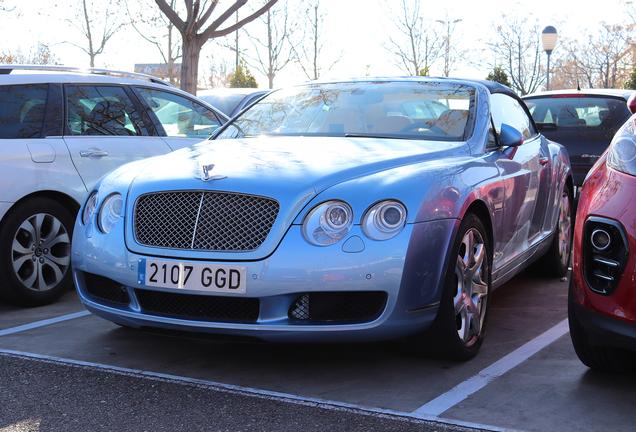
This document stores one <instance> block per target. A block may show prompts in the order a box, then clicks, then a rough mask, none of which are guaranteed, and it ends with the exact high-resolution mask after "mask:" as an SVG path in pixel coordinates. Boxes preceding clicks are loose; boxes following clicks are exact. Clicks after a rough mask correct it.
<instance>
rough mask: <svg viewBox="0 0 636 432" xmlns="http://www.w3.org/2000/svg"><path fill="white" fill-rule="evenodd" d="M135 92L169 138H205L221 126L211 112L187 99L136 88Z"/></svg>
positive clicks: (160, 91)
mask: <svg viewBox="0 0 636 432" xmlns="http://www.w3.org/2000/svg"><path fill="white" fill-rule="evenodd" d="M137 91H138V92H139V94H140V95H141V97H142V98H143V99H144V100H145V101H146V103H147V104H148V105H149V106H150V108H151V109H152V111H153V112H154V114H155V116H157V119H158V120H159V123H160V125H161V126H162V127H163V130H164V131H165V133H166V135H167V136H169V137H200V138H207V137H209V136H210V135H212V132H214V131H215V130H216V128H218V127H219V126H221V122H220V121H219V119H218V118H217V116H216V114H214V112H213V111H211V110H209V109H208V108H206V107H204V106H203V105H200V104H198V103H196V102H194V101H192V100H190V99H188V98H185V97H183V96H180V95H176V94H174V93H170V92H166V91H162V90H157V89H150V88H141V87H138V88H137ZM159 129H160V128H159Z"/></svg>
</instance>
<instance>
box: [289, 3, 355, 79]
mask: <svg viewBox="0 0 636 432" xmlns="http://www.w3.org/2000/svg"><path fill="white" fill-rule="evenodd" d="M326 15H327V14H326V13H321V12H320V0H315V1H314V4H313V6H310V7H309V8H307V10H306V11H305V20H304V21H305V22H304V23H303V24H301V25H303V27H305V28H306V29H307V30H306V31H305V34H304V35H303V37H302V40H303V42H302V43H301V44H299V45H300V48H295V49H294V52H295V54H296V61H297V63H298V65H299V66H300V68H301V69H302V71H303V73H304V74H305V76H306V77H307V78H308V79H310V80H317V79H318V78H320V75H321V74H322V72H323V70H324V66H323V63H322V59H321V54H322V49H323V47H324V43H323V42H321V40H322V25H323V23H324V20H325V16H326ZM305 25H306V26H305ZM343 55H344V51H340V55H339V57H338V58H337V59H336V60H335V61H333V62H332V63H331V65H330V66H329V67H328V68H327V70H330V69H331V68H332V67H334V65H335V64H336V63H338V62H339V61H340V59H342V56H343Z"/></svg>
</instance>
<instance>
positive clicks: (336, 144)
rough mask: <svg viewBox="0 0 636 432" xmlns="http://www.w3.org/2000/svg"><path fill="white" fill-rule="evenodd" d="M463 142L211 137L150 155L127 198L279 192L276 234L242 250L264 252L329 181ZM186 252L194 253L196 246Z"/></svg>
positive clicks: (253, 255) (427, 156) (430, 155)
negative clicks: (187, 193) (181, 193)
mask: <svg viewBox="0 0 636 432" xmlns="http://www.w3.org/2000/svg"><path fill="white" fill-rule="evenodd" d="M462 149H466V146H465V143H457V142H428V141H412V140H395V139H375V138H355V139H353V138H331V137H329V138H325V137H321V138H317V137H311V138H308V137H276V138H251V139H240V140H219V141H206V142H203V143H200V144H197V145H195V146H192V147H189V148H186V149H183V150H179V151H176V152H173V153H170V154H168V155H165V156H160V157H157V158H154V159H153V160H152V161H149V162H148V163H146V164H145V165H144V167H143V168H142V169H141V171H140V172H139V174H138V175H137V176H136V178H135V180H134V181H133V182H132V185H131V187H130V190H129V192H130V193H129V199H130V201H131V202H130V204H133V202H134V200H136V199H137V197H139V196H140V195H143V194H147V193H154V192H159V191H180V190H209V191H219V192H229V193H238V194H248V195H256V196H263V197H268V198H273V199H275V200H276V201H277V202H278V203H279V206H280V208H279V213H278V217H277V219H276V221H275V223H274V226H273V227H272V230H271V232H270V235H269V236H268V237H267V240H266V241H265V242H264V243H263V244H262V246H261V247H260V248H259V249H258V250H257V251H252V252H242V253H241V257H242V258H245V259H260V258H263V257H265V256H267V255H269V254H270V253H272V252H273V251H274V249H275V248H276V245H278V243H279V242H280V240H281V239H282V237H283V235H284V234H285V232H286V231H287V230H288V229H289V227H290V226H291V225H292V224H293V222H294V219H295V218H296V216H297V215H298V214H299V213H300V212H301V210H302V209H303V208H304V207H305V206H306V205H307V204H308V203H309V202H310V201H311V200H312V199H313V198H314V197H315V196H316V195H318V194H320V193H321V192H322V191H324V190H326V189H328V188H329V187H331V186H334V185H336V184H340V183H343V182H347V181H349V180H352V179H357V178H361V177H365V176H370V175H377V174H378V173H381V172H382V171H387V170H390V169H393V168H396V167H399V166H406V165H411V164H416V163H419V162H423V161H426V160H432V159H436V158H442V157H445V156H446V154H447V153H449V152H451V153H454V152H461V151H463V150H462ZM204 167H205V169H206V171H207V177H206V173H205V172H204ZM347 198H348V197H342V199H347ZM133 207H134V206H133V205H129V206H128V208H129V210H128V213H129V215H132V212H133ZM128 234H129V236H128V238H129V239H130V238H131V236H132V231H131V230H128ZM127 243H128V246H129V248H130V249H131V250H134V251H136V252H140V253H150V252H151V251H149V250H148V248H146V247H142V246H140V245H138V244H137V243H135V242H131V241H128V242H127ZM176 254H177V255H179V254H181V252H176ZM197 254H199V252H197ZM201 254H203V255H205V256H204V257H203V256H202V258H205V259H215V258H216V259H220V258H222V256H221V255H218V254H219V252H201ZM184 256H189V257H191V256H192V252H191V251H190V252H189V253H187V254H184ZM225 258H227V255H225Z"/></svg>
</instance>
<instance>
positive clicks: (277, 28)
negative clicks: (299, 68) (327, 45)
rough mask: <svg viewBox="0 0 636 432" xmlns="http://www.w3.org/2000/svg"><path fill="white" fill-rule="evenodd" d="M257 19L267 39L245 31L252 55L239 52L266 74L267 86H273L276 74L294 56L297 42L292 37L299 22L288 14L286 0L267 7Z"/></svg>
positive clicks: (287, 2) (271, 87)
mask: <svg viewBox="0 0 636 432" xmlns="http://www.w3.org/2000/svg"><path fill="white" fill-rule="evenodd" d="M260 21H261V22H262V23H263V24H265V29H266V30H267V40H266V42H265V41H263V40H262V38H258V37H256V36H254V35H252V34H250V33H246V34H247V37H248V38H249V40H250V42H251V43H252V46H254V51H255V54H254V55H250V54H249V52H248V51H246V52H244V53H243V55H244V56H245V57H246V58H247V62H248V63H249V64H250V65H252V66H253V67H254V68H256V70H258V71H259V72H260V73H262V74H263V75H265V76H267V79H268V83H269V88H270V89H273V88H274V78H275V77H276V74H277V73H278V72H280V71H281V70H282V69H283V68H284V67H285V66H287V65H288V64H289V63H291V62H292V61H293V60H294V59H295V56H294V55H293V52H294V51H295V50H296V47H297V46H298V44H299V42H296V43H294V41H293V40H292V37H293V35H294V33H295V32H296V30H298V28H299V21H298V19H297V18H296V17H295V16H294V15H292V14H291V13H290V10H289V1H284V2H282V3H279V4H278V5H277V7H276V8H272V9H270V10H268V11H267V12H266V13H265V14H263V16H261V18H260ZM263 52H264V53H263Z"/></svg>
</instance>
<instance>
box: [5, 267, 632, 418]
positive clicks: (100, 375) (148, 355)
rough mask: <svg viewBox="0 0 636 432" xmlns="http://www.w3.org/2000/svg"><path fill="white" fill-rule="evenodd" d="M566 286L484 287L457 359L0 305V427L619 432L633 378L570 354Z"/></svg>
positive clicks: (533, 279) (71, 299)
mask: <svg viewBox="0 0 636 432" xmlns="http://www.w3.org/2000/svg"><path fill="white" fill-rule="evenodd" d="M567 288H568V284H567V283H566V282H564V281H562V280H560V279H546V278H543V277H540V276H536V275H533V274H532V272H526V273H524V274H522V275H519V276H517V277H516V278H514V279H513V280H511V281H510V282H508V283H507V284H506V285H504V286H503V287H501V288H500V289H498V290H497V291H495V292H494V293H493V299H492V309H491V316H490V323H489V327H488V334H487V336H486V340H485V343H484V345H483V347H482V350H481V352H480V354H479V355H478V356H477V357H476V358H475V359H473V360H472V361H469V362H465V363H454V362H448V361H442V360H437V359H433V358H421V357H415V356H413V355H411V354H409V353H408V352H405V351H404V350H403V349H402V348H401V346H400V345H399V344H397V343H395V342H383V343H375V344H347V345H335V344H334V345H298V344H296V345H293V344H242V343H236V342H229V341H226V342H219V341H196V340H185V339H175V338H168V337H164V336H156V335H149V334H145V333H141V332H138V331H136V330H131V329H127V328H122V327H119V326H117V325H115V324H112V323H110V322H107V321H104V320H102V319H100V318H97V317H95V316H92V315H90V314H88V313H87V312H86V311H85V310H84V308H83V307H82V305H81V303H80V302H79V300H78V299H77V295H76V293H75V292H69V293H68V294H67V295H66V296H65V297H64V298H63V299H62V300H61V301H60V302H58V303H55V304H53V305H49V306H46V307H41V308H33V309H22V308H16V307H13V306H9V305H3V304H0V368H1V369H0V370H2V371H3V373H2V376H1V378H0V406H1V407H2V409H1V410H0V431H45V430H46V431H64V430H78V431H88V430H91V431H105V430H122V431H128V430H134V431H143V430H149V431H151V430H171V431H179V430H214V431H332V430H333V431H336V430H338V431H343V430H351V431H376V430H377V431H402V430H404V431H419V430H422V431H433V430H436V431H443V430H492V431H499V430H524V431H552V430H558V431H606V430H612V431H623V430H624V431H631V430H633V425H634V423H635V422H636V413H635V412H634V410H633V407H634V406H636V393H635V392H634V391H633V389H634V388H635V384H636V378H634V377H632V376H627V377H626V376H617V375H609V374H602V373H597V372H594V371H590V370H589V369H587V368H586V367H585V366H584V365H583V364H581V363H580V362H579V360H578V358H577V357H576V355H575V353H574V350H573V348H572V346H571V342H570V338H569V334H568V327H567V309H566V306H567Z"/></svg>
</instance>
